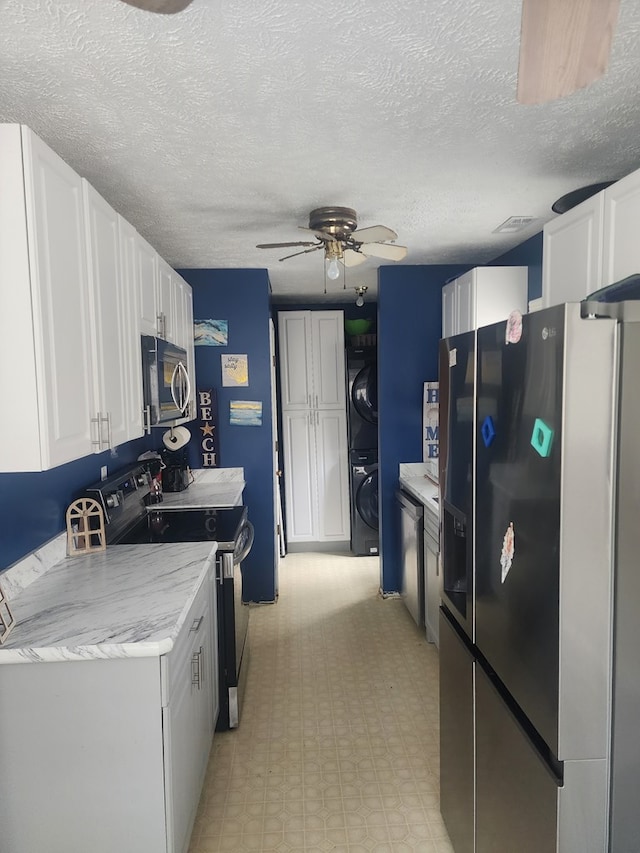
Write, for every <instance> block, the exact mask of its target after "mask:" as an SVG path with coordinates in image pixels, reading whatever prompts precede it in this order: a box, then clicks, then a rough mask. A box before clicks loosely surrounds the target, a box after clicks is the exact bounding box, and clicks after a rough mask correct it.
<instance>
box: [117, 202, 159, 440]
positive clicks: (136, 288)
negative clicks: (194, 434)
mask: <svg viewBox="0 0 640 853" xmlns="http://www.w3.org/2000/svg"><path fill="white" fill-rule="evenodd" d="M118 231H119V235H120V269H121V278H122V286H123V291H124V301H123V304H124V308H125V314H126V325H125V347H126V351H127V353H128V355H127V362H126V365H125V371H126V377H127V379H126V395H127V401H126V419H127V423H128V436H129V438H130V439H131V438H138V437H139V436H141V435H142V433H143V417H142V410H143V408H144V406H143V402H142V349H141V344H140V335H141V329H140V322H139V313H138V308H139V306H140V304H141V299H140V293H141V290H142V286H143V278H144V275H145V274H147V277H150V276H149V272H150V271H151V270H152V269H153V268H154V267H155V259H153V263H151V264H150V263H149V261H150V256H149V253H148V252H147V249H149V248H151V247H150V246H149V245H148V243H145V241H144V240H143V239H142V238H141V237H140V235H139V234H138V232H137V231H136V229H135V228H134V227H133V225H131V224H130V223H129V222H127V220H126V219H124V218H123V217H122V216H118Z"/></svg>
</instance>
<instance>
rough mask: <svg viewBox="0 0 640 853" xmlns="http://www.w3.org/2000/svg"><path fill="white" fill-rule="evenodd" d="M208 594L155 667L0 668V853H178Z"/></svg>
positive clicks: (206, 731)
mask: <svg viewBox="0 0 640 853" xmlns="http://www.w3.org/2000/svg"><path fill="white" fill-rule="evenodd" d="M212 604H213V606H214V610H213V612H214V613H215V585H213V586H212V585H211V583H210V582H209V581H208V580H205V582H204V583H203V584H202V586H201V587H200V590H199V592H198V594H197V596H196V598H195V600H194V602H193V605H192V607H191V608H190V611H189V614H188V616H187V619H186V621H185V623H184V625H183V628H182V630H181V632H180V634H179V635H178V637H177V639H176V642H175V644H174V647H173V649H172V650H171V651H170V652H169V653H168V654H167V655H163V656H161V657H160V658H158V657H139V658H135V657H132V658H119V659H113V658H112V659H95V660H84V661H68V662H60V663H25V664H5V665H3V666H0V697H1V699H0V707H1V714H0V748H1V751H2V767H3V768H4V769H5V770H7V768H11V770H10V772H4V773H0V826H1V827H2V832H1V837H2V842H1V844H0V849H2V853H35V851H46V853H87V851H91V853H113V851H116V850H119V851H120V850H121V851H132V853H133V851H135V853H186V851H187V850H188V847H189V840H190V835H191V831H192V827H193V822H194V819H195V814H196V810H197V806H198V802H199V797H200V791H201V788H202V784H203V780H204V775H205V771H206V767H207V761H208V756H209V751H210V748H211V742H212V737H213V729H214V724H215V719H214V716H213V710H214V702H216V701H217V700H216V699H215V695H216V693H215V689H214V687H215V685H216V684H217V679H216V678H215V667H214V666H213V659H212V654H213V653H214V650H215V649H216V648H217V644H216V642H213V635H212V633H211V632H212V631H215V621H213V620H212V617H211V612H212V611H211V605H212Z"/></svg>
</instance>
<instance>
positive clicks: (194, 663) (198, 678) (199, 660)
mask: <svg viewBox="0 0 640 853" xmlns="http://www.w3.org/2000/svg"><path fill="white" fill-rule="evenodd" d="M203 660H204V648H203V647H202V646H200V648H199V650H198V651H197V652H194V653H193V654H192V655H191V685H192V686H193V687H197V689H198V690H200V689H201V688H202V685H203V683H204V677H203V676H204V666H203Z"/></svg>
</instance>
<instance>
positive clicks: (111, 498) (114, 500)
mask: <svg viewBox="0 0 640 853" xmlns="http://www.w3.org/2000/svg"><path fill="white" fill-rule="evenodd" d="M105 503H106V505H107V506H108V507H109V509H114V508H115V507H117V506H120V498H119V497H118V494H117V492H113V493H112V494H110V495H107V497H106V498H105Z"/></svg>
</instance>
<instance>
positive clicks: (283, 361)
mask: <svg viewBox="0 0 640 853" xmlns="http://www.w3.org/2000/svg"><path fill="white" fill-rule="evenodd" d="M278 327H279V345H280V377H281V389H282V420H283V437H282V438H283V452H284V481H285V496H286V518H287V542H288V543H289V544H290V545H291V544H295V543H303V542H343V541H348V540H349V537H350V518H349V471H348V448H347V416H346V381H345V354H344V314H343V312H342V311H282V312H280V313H279V315H278Z"/></svg>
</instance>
